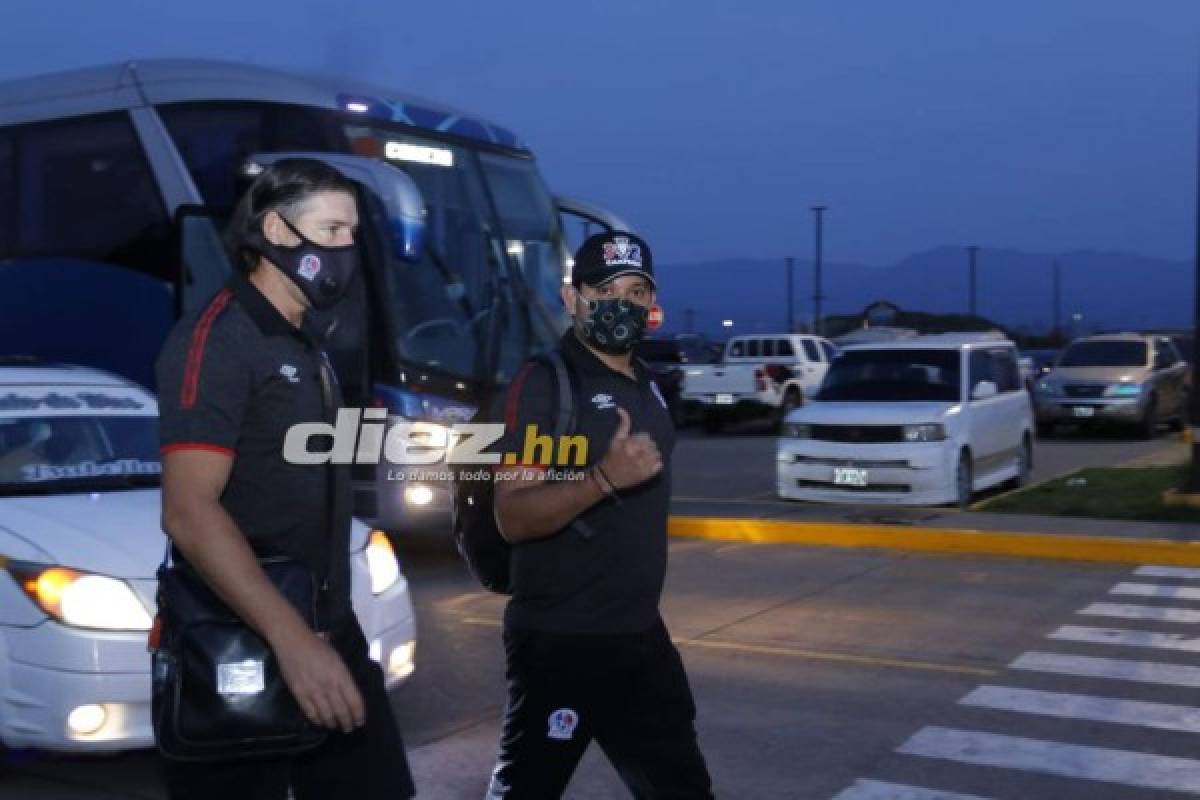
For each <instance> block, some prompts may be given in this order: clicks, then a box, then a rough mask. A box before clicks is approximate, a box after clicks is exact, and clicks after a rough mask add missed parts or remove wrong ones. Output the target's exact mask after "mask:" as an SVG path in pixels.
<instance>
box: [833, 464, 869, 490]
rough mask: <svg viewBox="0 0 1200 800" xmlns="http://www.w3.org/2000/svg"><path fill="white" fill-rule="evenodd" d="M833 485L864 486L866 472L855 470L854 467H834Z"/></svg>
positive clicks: (865, 483)
mask: <svg viewBox="0 0 1200 800" xmlns="http://www.w3.org/2000/svg"><path fill="white" fill-rule="evenodd" d="M833 485H834V486H866V485H867V471H866V470H865V469H856V468H854V467H834V468H833Z"/></svg>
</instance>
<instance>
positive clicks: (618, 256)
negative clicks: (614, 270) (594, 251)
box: [604, 236, 642, 269]
mask: <svg viewBox="0 0 1200 800" xmlns="http://www.w3.org/2000/svg"><path fill="white" fill-rule="evenodd" d="M604 266H606V267H637V268H638V269H641V267H642V247H641V245H637V244H634V243H633V242H631V241H629V237H628V236H614V237H613V240H612V241H611V242H605V243H604Z"/></svg>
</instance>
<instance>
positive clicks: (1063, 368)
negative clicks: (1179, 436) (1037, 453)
mask: <svg viewBox="0 0 1200 800" xmlns="http://www.w3.org/2000/svg"><path fill="white" fill-rule="evenodd" d="M1188 378H1189V372H1188V366H1187V362H1185V361H1184V360H1183V359H1182V358H1181V357H1180V355H1179V352H1178V351H1177V350H1176V348H1175V344H1174V342H1172V341H1171V338H1170V337H1169V336H1157V335H1152V334H1143V333H1118V334H1104V335H1100V336H1088V337H1085V338H1082V339H1076V340H1075V341H1074V342H1072V343H1071V345H1070V346H1069V347H1067V349H1066V350H1065V351H1063V354H1062V357H1061V358H1059V360H1058V363H1057V365H1056V366H1055V367H1054V369H1053V370H1051V371H1050V372H1049V373H1048V374H1047V375H1046V376H1044V377H1043V378H1042V379H1041V380H1040V381H1039V382H1038V385H1037V391H1036V398H1037V425H1038V433H1039V435H1041V436H1052V435H1053V434H1054V433H1055V432H1056V430H1057V427H1058V425H1059V424H1060V423H1066V422H1071V423H1078V424H1084V425H1096V424H1103V423H1112V424H1118V425H1123V426H1127V427H1130V428H1133V429H1134V430H1136V431H1137V433H1138V434H1139V435H1140V436H1142V437H1144V438H1147V439H1149V438H1153V437H1154V436H1155V435H1156V433H1157V431H1158V426H1159V424H1160V423H1164V422H1165V423H1169V424H1170V425H1172V426H1173V427H1175V428H1177V429H1182V427H1183V425H1184V424H1185V421H1186V419H1187V412H1188Z"/></svg>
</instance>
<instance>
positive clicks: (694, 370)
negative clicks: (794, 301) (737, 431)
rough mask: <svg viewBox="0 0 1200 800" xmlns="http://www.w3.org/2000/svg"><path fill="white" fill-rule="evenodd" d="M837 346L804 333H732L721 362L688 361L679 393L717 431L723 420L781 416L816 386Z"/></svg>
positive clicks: (776, 417) (777, 419)
mask: <svg viewBox="0 0 1200 800" xmlns="http://www.w3.org/2000/svg"><path fill="white" fill-rule="evenodd" d="M836 354H837V348H836V347H834V345H833V343H832V342H830V341H829V340H828V339H822V338H821V337H819V336H810V335H807V334H797V333H793V334H787V333H775V334H753V335H747V336H735V337H734V338H732V339H730V340H729V341H728V342H727V343H726V345H725V351H724V354H723V355H722V358H721V362H720V363H718V364H704V365H694V366H689V367H688V368H687V369H686V370H685V371H684V378H683V391H682V392H681V394H680V397H681V398H682V400H683V403H684V405H685V407H687V408H688V409H689V410H690V411H692V412H698V415H699V416H700V418H701V419H702V421H703V424H704V429H705V430H706V431H708V432H710V433H715V432H717V431H719V430H721V428H722V427H723V426H724V424H725V423H726V422H731V421H734V420H742V419H753V418H756V417H771V418H772V419H774V420H776V421H779V420H782V419H783V418H784V417H785V416H787V414H788V412H789V411H791V410H792V409H794V408H798V407H800V406H801V405H803V404H804V401H805V398H808V397H811V396H812V395H813V394H814V393H815V392H816V391H817V389H818V387H820V385H821V381H822V380H824V378H825V373H826V372H827V371H828V370H829V364H830V362H832V361H833V358H834V356H835V355H836Z"/></svg>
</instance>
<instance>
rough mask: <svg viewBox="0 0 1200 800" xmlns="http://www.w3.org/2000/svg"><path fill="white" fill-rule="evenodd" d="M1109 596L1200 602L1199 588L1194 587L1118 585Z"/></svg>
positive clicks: (1149, 584) (1154, 584)
mask: <svg viewBox="0 0 1200 800" xmlns="http://www.w3.org/2000/svg"><path fill="white" fill-rule="evenodd" d="M1108 593H1109V594H1122V595H1133V596H1135V597H1162V598H1166V599H1168V600H1200V588H1196V587H1194V586H1164V585H1162V584H1158V583H1118V584H1117V585H1116V586H1114V587H1113V588H1111V589H1109V590H1108Z"/></svg>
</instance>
